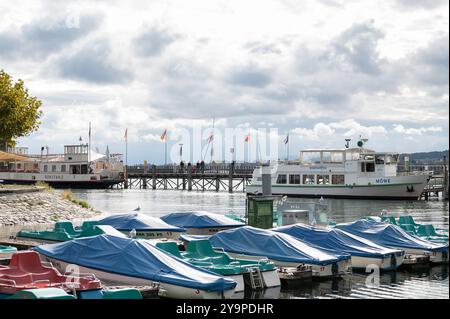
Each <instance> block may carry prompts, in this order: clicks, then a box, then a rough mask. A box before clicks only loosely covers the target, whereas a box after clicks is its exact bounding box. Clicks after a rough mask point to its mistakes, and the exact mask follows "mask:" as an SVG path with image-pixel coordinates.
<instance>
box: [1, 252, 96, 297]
mask: <svg viewBox="0 0 450 319" xmlns="http://www.w3.org/2000/svg"><path fill="white" fill-rule="evenodd" d="M39 288H61V289H64V290H66V291H73V290H75V291H77V293H80V292H82V291H96V290H101V289H102V286H101V283H100V281H99V280H98V279H97V278H95V276H93V275H83V276H76V275H70V276H65V275H62V274H61V273H60V272H59V271H58V270H57V269H55V268H54V267H51V266H47V265H44V264H43V263H42V262H41V260H40V258H39V254H38V253H36V252H34V251H21V252H17V253H15V254H13V255H12V256H11V261H10V263H9V264H8V265H7V266H0V299H1V298H8V297H10V296H12V295H14V294H16V293H17V292H19V291H21V290H26V289H39Z"/></svg>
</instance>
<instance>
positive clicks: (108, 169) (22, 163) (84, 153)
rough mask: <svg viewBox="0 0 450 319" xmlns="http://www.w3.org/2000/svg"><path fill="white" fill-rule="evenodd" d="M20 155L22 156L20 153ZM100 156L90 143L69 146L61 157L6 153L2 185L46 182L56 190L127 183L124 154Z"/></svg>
mask: <svg viewBox="0 0 450 319" xmlns="http://www.w3.org/2000/svg"><path fill="white" fill-rule="evenodd" d="M18 153H19V154H18ZM106 153H107V154H106V155H101V154H98V153H95V152H93V151H92V150H90V149H89V146H88V144H79V145H66V146H64V154H61V155H49V154H47V155H43V154H41V155H36V156H29V155H27V154H26V152H23V151H22V152H14V151H12V152H10V153H4V152H3V159H2V158H1V157H0V182H3V183H5V184H32V183H36V182H40V181H41V182H45V183H48V184H50V185H51V186H53V187H56V188H94V189H96V188H109V187H111V186H113V185H115V184H118V183H121V182H123V181H124V165H123V160H122V155H121V154H109V151H108V150H107V152H106Z"/></svg>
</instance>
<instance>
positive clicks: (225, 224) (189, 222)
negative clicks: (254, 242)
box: [161, 211, 245, 235]
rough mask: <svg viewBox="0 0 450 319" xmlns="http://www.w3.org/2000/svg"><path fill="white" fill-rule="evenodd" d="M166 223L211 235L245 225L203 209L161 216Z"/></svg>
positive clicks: (200, 233)
mask: <svg viewBox="0 0 450 319" xmlns="http://www.w3.org/2000/svg"><path fill="white" fill-rule="evenodd" d="M161 219H162V220H163V221H164V222H166V223H167V224H170V225H173V226H177V227H182V228H184V229H186V234H190V235H213V234H215V233H217V232H220V231H222V230H227V229H232V228H237V227H242V226H245V223H243V222H240V221H238V220H235V219H232V218H229V217H227V216H225V215H220V214H214V213H209V212H205V211H191V212H176V213H171V214H167V215H165V216H162V217H161Z"/></svg>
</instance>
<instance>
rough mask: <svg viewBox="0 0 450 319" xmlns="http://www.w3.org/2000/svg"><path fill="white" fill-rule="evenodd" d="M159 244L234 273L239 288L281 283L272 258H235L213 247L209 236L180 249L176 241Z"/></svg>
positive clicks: (221, 272) (221, 271)
mask: <svg viewBox="0 0 450 319" xmlns="http://www.w3.org/2000/svg"><path fill="white" fill-rule="evenodd" d="M156 247H158V248H159V249H161V250H164V251H165V252H167V253H170V254H172V255H174V256H176V257H178V258H180V259H183V260H185V261H187V262H189V263H190V264H192V265H195V266H198V267H202V268H204V269H207V270H209V271H212V272H214V273H216V274H219V275H222V276H226V277H231V278H232V279H233V280H235V281H236V282H237V283H238V284H237V286H236V289H235V291H236V292H242V291H244V288H245V285H246V284H247V286H249V287H251V288H252V289H263V288H270V287H277V286H280V285H281V282H280V279H279V277H278V274H277V270H276V267H275V265H274V264H273V263H272V262H270V261H268V260H264V259H262V260H259V261H255V260H249V259H238V258H232V257H230V256H229V255H228V254H227V253H225V252H223V251H217V250H214V249H213V247H212V246H211V243H210V242H209V241H208V240H206V239H205V240H193V241H190V242H189V244H188V245H187V249H186V251H185V252H181V251H180V250H179V248H178V245H177V243H175V242H158V243H157V244H156Z"/></svg>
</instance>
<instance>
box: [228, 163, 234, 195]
mask: <svg viewBox="0 0 450 319" xmlns="http://www.w3.org/2000/svg"><path fill="white" fill-rule="evenodd" d="M228 173H229V175H228V192H229V193H232V192H233V176H234V161H233V162H232V163H231V165H230V169H229V172H228Z"/></svg>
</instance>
